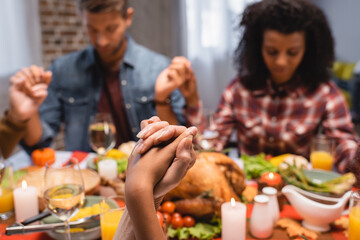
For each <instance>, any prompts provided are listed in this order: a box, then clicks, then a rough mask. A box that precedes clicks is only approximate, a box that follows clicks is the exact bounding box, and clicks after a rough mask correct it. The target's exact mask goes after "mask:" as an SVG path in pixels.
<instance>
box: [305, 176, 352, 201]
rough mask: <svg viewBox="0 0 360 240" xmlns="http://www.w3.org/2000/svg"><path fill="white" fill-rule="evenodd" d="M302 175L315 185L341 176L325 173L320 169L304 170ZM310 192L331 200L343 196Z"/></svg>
mask: <svg viewBox="0 0 360 240" xmlns="http://www.w3.org/2000/svg"><path fill="white" fill-rule="evenodd" d="M304 174H305V175H306V177H307V178H308V179H309V180H310V181H312V182H313V183H316V184H321V183H324V182H327V181H330V180H332V179H334V178H337V177H340V176H341V175H340V174H339V173H337V172H332V171H325V170H320V169H312V170H304ZM348 190H350V188H349V189H348ZM311 192H312V193H315V194H318V195H321V196H326V197H332V198H340V197H342V196H343V194H335V193H323V192H315V191H311ZM345 192H346V191H344V193H345Z"/></svg>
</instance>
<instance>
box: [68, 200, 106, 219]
mask: <svg viewBox="0 0 360 240" xmlns="http://www.w3.org/2000/svg"><path fill="white" fill-rule="evenodd" d="M101 205H102V208H107V209H110V207H109V205H108V204H106V203H105V202H102V203H101ZM99 214H100V203H96V204H94V205H92V206H91V207H83V208H80V209H79V211H78V212H77V213H76V214H75V215H74V216H73V217H72V218H70V222H74V221H76V220H79V219H82V218H85V217H91V216H93V215H99Z"/></svg>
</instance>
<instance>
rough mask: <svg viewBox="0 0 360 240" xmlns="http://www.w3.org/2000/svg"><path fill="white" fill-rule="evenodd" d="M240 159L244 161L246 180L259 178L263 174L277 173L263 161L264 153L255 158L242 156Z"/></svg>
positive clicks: (267, 162)
mask: <svg viewBox="0 0 360 240" xmlns="http://www.w3.org/2000/svg"><path fill="white" fill-rule="evenodd" d="M241 159H242V160H243V161H244V172H245V175H246V179H256V178H259V177H260V176H261V175H262V174H263V173H265V172H277V168H276V167H275V166H274V165H272V164H271V163H270V162H269V161H266V160H265V154H264V153H261V154H258V155H255V156H249V155H245V154H243V155H241Z"/></svg>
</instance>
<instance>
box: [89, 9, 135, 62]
mask: <svg viewBox="0 0 360 240" xmlns="http://www.w3.org/2000/svg"><path fill="white" fill-rule="evenodd" d="M132 12H133V10H132V8H129V9H128V10H127V14H126V17H125V18H124V17H123V16H122V15H121V14H120V13H119V12H115V11H114V12H106V13H91V12H88V11H84V12H83V15H82V18H83V23H84V25H85V26H86V28H87V32H88V35H89V38H90V42H91V44H92V45H93V46H94V47H95V49H96V51H97V52H98V54H99V55H100V58H101V59H102V60H103V61H105V62H107V61H112V60H113V59H114V58H116V57H117V56H118V54H119V52H121V50H122V49H123V46H124V44H125V39H126V36H125V33H126V30H127V28H128V27H130V25H131V21H132Z"/></svg>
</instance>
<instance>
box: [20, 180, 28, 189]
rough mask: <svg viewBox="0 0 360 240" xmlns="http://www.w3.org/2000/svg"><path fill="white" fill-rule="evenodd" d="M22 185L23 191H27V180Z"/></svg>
mask: <svg viewBox="0 0 360 240" xmlns="http://www.w3.org/2000/svg"><path fill="white" fill-rule="evenodd" d="M21 185H22V189H23V190H26V189H27V183H26V181H25V180H23V181H22V183H21Z"/></svg>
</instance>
